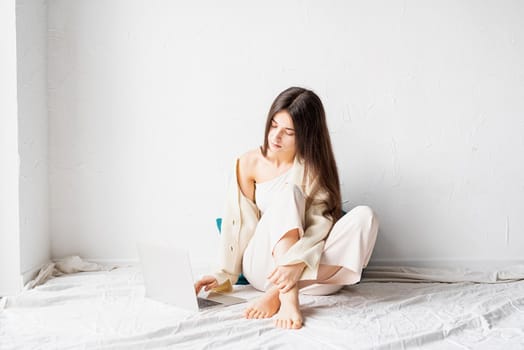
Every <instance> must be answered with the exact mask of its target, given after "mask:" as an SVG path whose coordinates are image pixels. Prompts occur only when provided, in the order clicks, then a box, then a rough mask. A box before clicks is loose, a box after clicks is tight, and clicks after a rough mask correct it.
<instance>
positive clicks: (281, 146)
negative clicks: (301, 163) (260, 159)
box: [267, 111, 296, 156]
mask: <svg viewBox="0 0 524 350" xmlns="http://www.w3.org/2000/svg"><path fill="white" fill-rule="evenodd" d="M267 141H268V145H269V150H270V151H271V152H274V153H279V154H284V153H286V154H290V155H292V156H294V155H295V153H296V147H295V129H294V127H293V120H292V119H291V116H290V115H289V113H288V112H287V111H280V112H278V113H276V114H275V115H274V117H273V119H272V120H271V127H270V128H269V133H268V135H267Z"/></svg>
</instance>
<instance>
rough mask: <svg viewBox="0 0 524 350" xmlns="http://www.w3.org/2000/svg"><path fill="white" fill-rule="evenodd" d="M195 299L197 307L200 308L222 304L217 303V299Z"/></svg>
mask: <svg viewBox="0 0 524 350" xmlns="http://www.w3.org/2000/svg"><path fill="white" fill-rule="evenodd" d="M197 299H198V307H199V308H201V309H203V308H206V307H210V306H215V305H220V304H222V303H219V302H218V301H213V300H209V299H204V298H197Z"/></svg>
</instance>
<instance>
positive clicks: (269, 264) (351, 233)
mask: <svg viewBox="0 0 524 350" xmlns="http://www.w3.org/2000/svg"><path fill="white" fill-rule="evenodd" d="M304 214H305V197H304V195H303V194H302V191H300V189H299V188H298V187H296V186H295V188H294V189H293V191H283V192H281V193H278V194H276V195H275V197H274V198H273V200H272V202H271V206H270V207H269V208H268V209H267V210H266V211H265V212H264V214H263V215H262V217H261V219H260V221H259V223H258V225H257V228H256V230H255V233H254V235H253V237H252V238H251V240H250V242H249V244H248V246H247V248H246V250H245V252H244V255H243V261H242V273H243V274H244V276H245V277H246V278H247V280H248V281H249V283H250V284H251V285H252V286H253V287H255V288H256V289H258V290H261V291H266V290H267V289H268V288H269V287H270V286H271V283H270V282H269V281H268V280H267V276H268V275H269V274H270V273H271V272H272V271H273V269H274V268H275V260H274V258H273V254H272V253H273V248H274V247H275V245H276V244H277V243H278V241H279V240H280V239H281V238H282V236H283V235H284V234H286V233H287V232H289V231H291V230H293V229H298V230H299V231H300V232H301V234H302V232H304V229H303V228H304ZM378 225H379V224H378V220H377V218H376V216H375V214H374V213H373V211H372V210H371V208H369V207H367V206H358V207H356V208H354V209H353V210H351V211H350V212H348V213H347V214H345V215H344V216H343V217H342V218H340V219H339V220H338V221H337V222H336V223H335V225H334V226H333V228H332V230H331V232H330V234H329V236H328V238H327V239H326V240H325V245H324V250H323V253H322V256H321V258H320V266H319V270H320V269H322V265H331V266H341V267H342V268H341V269H340V270H339V271H338V272H337V273H336V274H335V275H334V276H332V277H331V278H329V279H328V280H326V281H322V283H315V284H312V285H309V286H307V287H305V288H302V289H301V290H300V292H301V293H303V294H309V295H329V294H332V293H335V292H337V291H338V290H340V289H342V288H343V287H344V286H345V285H351V284H355V283H357V282H359V281H360V276H361V273H362V269H363V268H364V267H366V266H367V264H368V262H369V259H370V257H371V253H372V251H373V247H374V246H375V241H376V238H377V232H378Z"/></svg>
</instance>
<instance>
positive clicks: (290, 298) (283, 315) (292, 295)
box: [275, 285, 303, 329]
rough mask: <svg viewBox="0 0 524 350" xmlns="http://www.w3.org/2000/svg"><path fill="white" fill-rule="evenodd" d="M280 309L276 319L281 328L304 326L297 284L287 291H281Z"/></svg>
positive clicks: (276, 323)
mask: <svg viewBox="0 0 524 350" xmlns="http://www.w3.org/2000/svg"><path fill="white" fill-rule="evenodd" d="M279 299H280V302H281V304H280V310H279V311H278V313H277V315H276V319H275V325H276V326H277V327H279V328H287V329H299V328H301V327H302V323H303V319H302V313H301V312H300V309H299V301H298V286H297V285H295V286H294V287H293V288H292V289H291V290H290V291H289V292H287V293H279Z"/></svg>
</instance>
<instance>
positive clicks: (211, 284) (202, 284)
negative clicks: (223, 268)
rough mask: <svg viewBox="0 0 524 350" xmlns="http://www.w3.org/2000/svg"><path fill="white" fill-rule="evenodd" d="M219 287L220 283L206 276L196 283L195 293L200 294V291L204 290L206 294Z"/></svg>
mask: <svg viewBox="0 0 524 350" xmlns="http://www.w3.org/2000/svg"><path fill="white" fill-rule="evenodd" d="M216 287H218V281H217V279H216V278H215V277H213V276H204V277H202V278H201V279H200V280H198V281H197V282H196V283H195V293H196V294H198V293H200V290H201V289H202V288H204V290H205V291H206V292H208V291H209V290H211V289H213V288H216Z"/></svg>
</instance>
